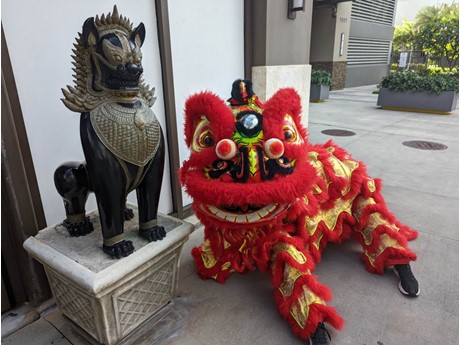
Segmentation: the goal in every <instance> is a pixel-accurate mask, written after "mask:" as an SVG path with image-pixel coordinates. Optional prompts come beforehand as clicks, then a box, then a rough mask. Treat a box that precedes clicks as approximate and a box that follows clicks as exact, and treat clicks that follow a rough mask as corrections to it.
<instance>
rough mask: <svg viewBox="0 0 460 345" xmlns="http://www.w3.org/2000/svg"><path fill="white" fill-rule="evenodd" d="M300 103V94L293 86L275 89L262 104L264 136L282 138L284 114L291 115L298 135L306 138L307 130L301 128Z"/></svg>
mask: <svg viewBox="0 0 460 345" xmlns="http://www.w3.org/2000/svg"><path fill="white" fill-rule="evenodd" d="M301 112H302V105H301V100H300V96H299V94H298V93H297V91H295V90H294V89H293V88H284V89H280V90H279V91H277V92H276V93H275V94H274V95H273V96H272V97H271V98H270V99H269V100H268V101H267V102H265V104H264V110H263V115H264V133H265V134H266V135H265V137H266V138H279V139H281V140H284V134H283V124H284V117H285V115H286V114H289V115H291V116H292V119H293V120H294V122H295V125H296V127H297V129H298V130H299V134H300V136H301V137H302V138H303V139H304V140H306V139H307V132H306V130H305V129H304V128H303V126H302V123H301V119H300V114H301Z"/></svg>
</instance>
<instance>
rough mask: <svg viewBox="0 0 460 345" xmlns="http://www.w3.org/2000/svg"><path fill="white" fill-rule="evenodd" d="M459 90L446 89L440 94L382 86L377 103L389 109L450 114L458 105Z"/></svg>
mask: <svg viewBox="0 0 460 345" xmlns="http://www.w3.org/2000/svg"><path fill="white" fill-rule="evenodd" d="M457 99H458V92H456V91H444V92H441V93H440V94H439V95H438V94H436V93H428V92H411V91H407V92H399V91H391V90H389V89H387V88H382V89H380V91H379V97H378V99H377V105H379V106H381V107H382V108H383V109H388V110H403V111H415V112H425V113H438V114H448V113H449V112H451V111H453V110H454V109H455V108H456V107H457Z"/></svg>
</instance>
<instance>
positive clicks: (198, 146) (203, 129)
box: [192, 115, 215, 152]
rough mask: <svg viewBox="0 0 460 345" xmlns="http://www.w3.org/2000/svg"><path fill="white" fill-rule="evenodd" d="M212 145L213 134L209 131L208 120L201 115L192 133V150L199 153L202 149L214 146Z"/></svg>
mask: <svg viewBox="0 0 460 345" xmlns="http://www.w3.org/2000/svg"><path fill="white" fill-rule="evenodd" d="M214 144H215V139H214V134H213V133H212V131H211V128H210V125H209V121H208V119H206V117H205V116H204V115H203V116H202V117H201V119H200V120H199V122H198V124H197V125H196V128H195V132H194V133H193V141H192V150H193V151H195V152H200V151H201V150H203V149H207V148H209V147H212V146H214Z"/></svg>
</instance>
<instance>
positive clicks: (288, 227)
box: [181, 80, 419, 344]
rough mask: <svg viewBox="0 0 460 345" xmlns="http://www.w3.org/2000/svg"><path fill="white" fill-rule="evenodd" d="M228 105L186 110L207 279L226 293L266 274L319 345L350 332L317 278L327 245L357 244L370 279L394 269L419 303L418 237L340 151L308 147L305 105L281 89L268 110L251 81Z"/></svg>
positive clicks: (237, 88) (198, 101) (281, 302)
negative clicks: (230, 282)
mask: <svg viewBox="0 0 460 345" xmlns="http://www.w3.org/2000/svg"><path fill="white" fill-rule="evenodd" d="M229 102H230V107H229V106H227V105H226V104H225V102H224V101H223V100H221V99H220V98H218V97H217V96H215V95H214V94H212V93H210V92H203V93H199V94H195V95H193V96H191V97H190V98H189V99H188V100H187V102H186V106H185V117H186V118H185V140H186V143H187V146H188V147H190V149H191V155H190V158H189V160H188V161H185V162H184V165H183V167H182V169H181V182H182V184H183V185H184V186H185V188H186V190H187V192H188V193H189V194H190V195H191V196H192V197H193V199H194V201H193V208H194V211H195V212H196V214H197V216H198V218H199V219H200V220H201V222H202V223H203V224H204V226H205V230H204V236H205V241H204V243H203V244H202V245H201V246H200V247H197V248H194V249H193V251H192V255H193V257H194V259H195V263H196V266H197V270H198V273H199V274H200V276H201V277H203V278H206V279H207V278H213V279H215V280H217V281H218V282H219V283H224V282H225V281H226V280H227V279H228V277H229V276H230V274H231V273H232V272H239V273H243V272H246V271H251V270H255V269H256V268H257V269H259V270H261V271H264V272H267V273H268V274H269V275H270V278H271V281H272V283H273V286H274V288H275V291H274V294H275V301H276V305H277V307H278V309H279V312H280V313H281V315H282V316H283V318H285V319H286V320H287V321H288V322H289V324H290V326H291V327H292V329H293V331H294V333H295V334H296V335H297V336H298V337H300V338H302V339H309V341H310V343H311V344H320V343H324V344H329V340H330V337H329V340H328V339H326V335H325V332H326V333H327V331H326V330H325V328H324V326H323V322H328V323H329V324H331V325H332V326H333V327H336V328H341V327H342V326H343V320H342V318H341V317H340V316H339V315H338V314H337V312H336V310H335V309H334V308H333V307H330V306H327V305H326V304H325V301H329V300H330V299H331V292H330V290H329V289H328V288H327V287H326V286H324V285H322V284H320V283H319V282H318V281H317V279H316V277H315V276H313V275H312V271H313V270H314V268H315V265H316V264H317V263H318V262H319V261H320V260H321V252H322V250H323V249H324V248H325V246H326V244H327V243H328V242H342V241H344V240H346V239H348V238H350V237H352V238H353V239H355V240H356V241H358V242H359V243H360V244H361V245H362V248H363V254H362V260H363V262H364V264H365V266H366V268H367V270H368V271H369V272H372V273H379V274H382V273H383V272H384V267H385V266H393V265H395V268H397V270H396V273H397V274H398V275H399V277H400V280H401V282H400V290H401V291H402V292H403V293H404V294H406V295H409V296H416V295H418V293H419V288H418V283H417V281H416V279H415V278H414V277H413V275H412V273H411V270H410V266H409V265H408V263H409V262H410V261H413V260H415V259H416V255H415V254H414V253H413V252H412V251H410V250H409V249H408V247H407V241H408V240H412V239H414V238H416V237H417V232H416V231H414V230H412V229H410V228H409V227H407V226H405V225H402V224H401V223H400V222H399V221H398V220H397V219H396V218H395V217H394V216H393V215H392V214H391V213H390V212H389V211H388V210H387V207H386V205H385V201H384V200H383V198H382V195H381V194H380V189H381V182H380V180H377V179H372V178H370V177H369V176H368V175H367V172H366V168H365V166H364V165H363V164H362V163H361V162H357V161H355V160H353V159H352V158H351V157H350V155H349V154H348V153H347V152H346V151H344V150H343V149H342V148H340V147H338V146H336V145H334V144H333V143H332V142H331V141H329V142H327V143H326V144H324V145H312V144H310V143H309V142H308V141H307V135H306V130H305V129H304V128H303V127H302V125H301V123H300V113H301V105H300V97H299V95H298V94H297V93H296V92H295V91H294V90H293V89H281V90H279V91H278V92H277V93H276V94H275V95H274V96H273V97H272V98H271V99H269V100H268V101H267V102H266V103H265V104H261V103H260V102H259V101H258V99H257V97H256V96H255V95H254V93H253V91H252V83H251V81H249V80H237V81H235V82H234V84H233V89H232V98H231V99H229ZM401 284H402V286H401ZM328 336H329V334H328ZM320 338H321V339H322V340H321V339H320Z"/></svg>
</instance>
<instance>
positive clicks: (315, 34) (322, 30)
mask: <svg viewBox="0 0 460 345" xmlns="http://www.w3.org/2000/svg"><path fill="white" fill-rule="evenodd" d="M350 15H351V3H349V2H344V3H339V4H337V7H336V10H334V8H333V7H332V6H319V7H314V8H313V22H312V37H311V42H312V44H311V53H310V63H311V65H312V67H313V69H324V70H326V71H328V72H329V73H331V75H332V85H331V90H339V89H343V88H344V87H345V80H346V74H347V49H348V37H349V35H350V34H349V32H350V20H351V18H350ZM342 34H343V35H344V38H343V51H342V54H341V50H340V48H341V45H342Z"/></svg>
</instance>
